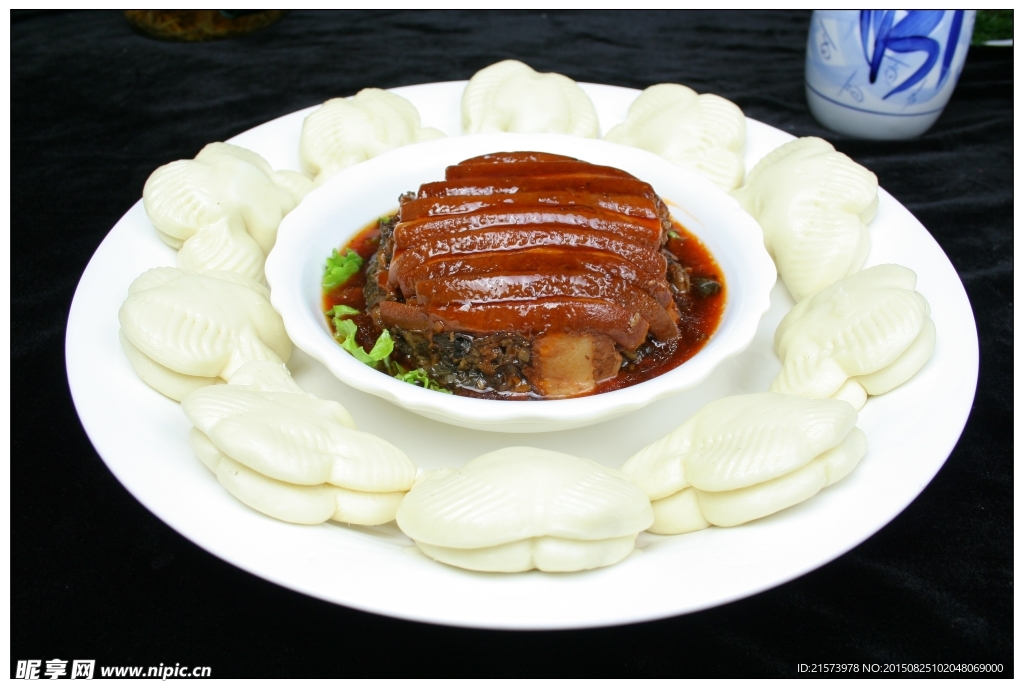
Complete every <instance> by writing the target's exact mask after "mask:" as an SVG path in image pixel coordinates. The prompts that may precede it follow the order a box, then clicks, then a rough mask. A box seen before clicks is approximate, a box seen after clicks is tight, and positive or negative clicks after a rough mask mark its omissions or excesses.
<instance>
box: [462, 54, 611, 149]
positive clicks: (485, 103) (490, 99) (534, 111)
mask: <svg viewBox="0 0 1024 688" xmlns="http://www.w3.org/2000/svg"><path fill="white" fill-rule="evenodd" d="M462 130H463V133H466V134H491V133H499V132H506V131H507V132H518V133H523V134H570V135H572V136H585V137H589V138H594V137H596V136H597V135H598V134H599V133H600V126H599V124H598V120H597V110H596V109H595V108H594V103H593V102H592V101H591V100H590V96H588V95H587V94H586V93H585V92H584V91H583V89H582V88H580V87H579V85H578V84H577V83H576V82H575V81H573V80H572V79H570V78H569V77H567V76H563V75H562V74H540V73H538V72H536V71H534V70H533V69H532V68H531V67H529V66H528V65H525V64H523V63H522V62H519V61H518V60H504V61H502V62H498V63H496V64H492V65H491V66H489V67H485V68H483V69H481V70H480V71H479V72H477V73H476V74H474V75H473V78H471V79H470V80H469V83H468V84H467V85H466V90H465V91H463V94H462Z"/></svg>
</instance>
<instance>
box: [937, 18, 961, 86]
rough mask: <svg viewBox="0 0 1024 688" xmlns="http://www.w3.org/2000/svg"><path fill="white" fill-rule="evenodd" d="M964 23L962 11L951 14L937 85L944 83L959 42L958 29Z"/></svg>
mask: <svg viewBox="0 0 1024 688" xmlns="http://www.w3.org/2000/svg"><path fill="white" fill-rule="evenodd" d="M963 23H964V11H963V10H955V11H954V12H953V23H952V25H951V26H950V27H949V40H948V41H946V53H945V54H944V55H943V56H942V71H941V72H939V85H940V86H941V85H942V84H943V83H944V82H945V81H946V76H947V75H948V74H949V65H950V64H952V63H953V55H954V54H955V53H956V46H957V43H959V42H960V27H961V26H963Z"/></svg>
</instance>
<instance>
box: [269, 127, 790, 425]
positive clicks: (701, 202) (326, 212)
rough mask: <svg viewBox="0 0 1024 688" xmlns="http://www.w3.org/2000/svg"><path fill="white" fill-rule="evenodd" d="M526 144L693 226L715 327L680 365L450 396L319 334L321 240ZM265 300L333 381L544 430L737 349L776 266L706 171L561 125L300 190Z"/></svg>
mask: <svg viewBox="0 0 1024 688" xmlns="http://www.w3.org/2000/svg"><path fill="white" fill-rule="evenodd" d="M517 150H518V151H524V150H537V151H543V152H550V153H557V154H562V155H569V156H572V157H576V158H579V159H581V160H586V161H587V162H591V163H595V164H602V165H611V166H614V167H618V168H620V169H623V170H625V171H627V172H630V173H631V174H633V175H635V176H637V177H638V178H640V179H642V180H644V181H646V182H648V183H650V184H651V185H652V186H653V187H654V189H655V191H656V192H657V193H658V195H659V196H661V197H662V198H663V199H664V200H665V202H666V203H667V204H668V205H669V208H670V210H671V212H672V215H673V217H674V218H675V219H676V220H679V221H680V222H681V223H682V224H683V225H684V226H685V227H686V228H687V229H688V230H689V231H690V232H692V233H693V234H694V235H696V236H697V237H698V238H699V239H700V240H701V241H702V242H703V243H704V245H705V246H707V248H708V249H709V250H710V251H711V253H712V255H713V256H714V257H715V259H716V261H718V264H719V266H720V267H721V268H722V271H723V272H724V274H725V282H726V306H725V310H724V312H723V315H722V320H721V322H720V324H719V327H718V330H717V331H716V332H715V333H714V334H713V335H712V336H711V338H710V339H709V340H708V342H707V344H705V346H704V347H703V348H702V349H701V350H700V351H699V352H698V353H697V354H696V355H694V356H693V357H692V358H691V359H689V360H688V361H686V362H685V363H683V364H682V365H680V366H678V367H676V368H674V369H672V370H670V371H668V372H666V373H664V374H662V375H660V376H658V377H655V378H652V379H650V380H647V381H645V382H642V383H639V384H637V385H633V386H631V387H626V388H623V389H618V390H615V391H611V392H605V393H602V394H595V395H591V396H586V397H578V398H574V399H557V400H544V401H541V400H538V401H504V400H486V399H474V398H469V397H459V396H453V395H448V394H441V393H439V392H434V391H430V390H427V389H423V388H422V387H418V386H415V385H411V384H408V383H405V382H401V381H399V380H396V379H394V378H392V377H390V376H388V375H385V374H383V373H381V372H378V371H376V370H374V369H372V368H370V367H369V366H367V365H364V364H363V363H360V362H359V361H357V360H356V359H355V358H353V357H352V356H350V355H349V354H348V353H347V352H345V351H344V350H342V349H341V348H340V347H339V346H338V344H337V343H336V342H335V341H334V339H333V337H332V336H331V334H330V331H329V328H328V324H327V319H326V317H325V316H324V314H323V312H322V309H323V307H322V294H321V287H320V280H321V278H322V275H323V269H324V264H325V261H326V259H327V256H329V255H330V252H331V249H332V248H340V247H341V246H343V245H345V244H346V243H347V242H348V241H349V240H350V239H351V238H352V237H353V236H355V234H357V233H358V232H359V231H360V230H362V229H363V228H365V227H366V226H367V225H368V224H369V223H370V222H372V221H373V220H374V219H375V218H377V217H379V216H381V215H382V214H384V213H388V212H392V211H393V210H395V209H396V208H397V206H398V200H397V199H398V196H399V194H401V193H404V192H406V191H414V190H416V189H418V188H419V185H420V184H422V183H425V182H429V181H436V180H440V179H443V178H444V168H445V167H446V166H448V165H452V164H456V163H458V162H461V161H462V160H465V159H467V158H470V157H474V156H476V155H482V154H485V153H495V152H501V151H517ZM266 276H267V281H268V283H269V284H270V286H271V303H272V304H273V306H274V308H275V310H277V312H278V313H280V315H281V317H282V319H283V320H284V325H285V329H286V330H287V332H288V336H289V337H290V338H291V340H292V342H293V343H294V344H295V345H296V346H297V347H298V348H299V349H301V350H303V351H304V352H306V353H307V354H309V355H310V356H312V357H313V358H315V359H316V360H318V361H320V362H321V363H322V364H323V365H324V366H325V367H326V368H327V369H328V370H330V371H331V373H332V374H334V375H335V376H336V377H337V378H338V379H339V380H341V381H342V382H344V383H346V384H348V385H350V386H352V387H355V388H356V389H359V390H362V391H364V392H367V393H369V394H373V395H376V396H378V397H381V398H383V399H386V400H387V401H389V402H391V403H393V404H396V405H398V406H401V407H403V408H405V409H408V410H409V411H412V412H414V413H418V414H420V415H423V416H426V417H428V418H432V419H434V420H438V421H442V422H446V423H450V424H453V425H458V426H461V427H466V428H473V429H477V430H489V431H496V432H545V431H555V430H566V429H570V428H577V427H583V426H586V425H591V424H594V423H597V422H600V421H602V420H609V419H611V418H615V417H618V416H620V415H623V414H625V413H629V412H631V411H635V410H638V409H640V408H643V407H644V406H647V405H648V404H650V403H652V402H654V401H657V400H659V399H663V398H665V397H668V396H672V395H675V394H678V393H680V392H683V391H685V390H687V389H691V388H693V387H695V386H696V385H698V384H700V383H701V382H703V381H704V380H705V379H706V378H707V377H708V376H709V375H710V374H711V373H712V372H713V371H714V370H715V368H717V367H718V366H719V365H720V364H721V363H722V362H724V361H725V360H727V359H729V358H731V357H733V356H735V355H737V354H739V353H741V352H742V351H744V350H745V349H746V348H747V347H748V346H749V345H750V343H751V342H752V341H753V339H754V335H755V332H756V331H757V327H758V323H759V322H760V319H761V316H762V315H764V313H765V312H766V311H767V310H768V308H769V305H770V292H771V290H772V287H773V286H774V284H775V280H776V271H775V264H774V263H773V262H772V260H771V258H770V257H769V255H768V253H767V251H766V250H765V248H764V242H763V235H762V232H761V227H760V226H759V225H758V224H757V222H756V221H755V220H754V219H753V218H752V217H751V216H750V215H748V214H747V213H746V212H745V211H744V210H743V209H742V208H741V207H740V205H739V203H738V202H737V201H736V200H735V199H734V198H732V197H731V196H729V195H728V194H727V193H725V192H723V191H722V190H720V189H719V188H718V187H716V186H715V185H714V184H713V183H712V182H710V181H709V180H708V179H706V178H705V177H703V176H701V175H699V174H697V173H695V172H692V171H690V170H687V169H684V168H682V167H679V166H677V165H675V164H673V163H671V162H669V161H667V160H665V159H664V158H661V157H660V156H658V155H655V154H654V153H650V152H648V151H645V150H641V149H638V148H631V147H627V146H621V145H618V144H614V143H609V142H607V141H601V140H596V139H584V138H578V137H572V136H566V135H560V134H477V135H467V136H460V137H453V138H445V139H438V140H434V141H429V142H426V143H420V144H414V145H410V146H405V147H402V148H397V149H395V150H392V151H389V152H386V153H383V154H381V155H379V156H377V157H374V158H371V159H370V160H367V161H365V162H362V163H359V164H357V165H353V166H351V167H348V168H345V169H343V170H341V171H340V172H338V173H337V174H335V175H334V176H332V177H331V178H330V179H328V180H327V181H325V182H324V183H323V184H322V185H320V186H319V187H317V188H316V189H314V190H313V191H311V192H310V193H309V194H307V196H306V197H305V198H304V199H303V201H302V202H301V203H300V204H299V205H298V206H297V207H296V208H295V209H294V210H293V211H292V212H291V213H289V214H288V215H287V216H285V218H284V220H283V221H282V222H281V225H280V227H279V229H278V236H277V243H276V245H275V247H274V249H273V251H271V253H270V255H269V256H268V257H267V263H266Z"/></svg>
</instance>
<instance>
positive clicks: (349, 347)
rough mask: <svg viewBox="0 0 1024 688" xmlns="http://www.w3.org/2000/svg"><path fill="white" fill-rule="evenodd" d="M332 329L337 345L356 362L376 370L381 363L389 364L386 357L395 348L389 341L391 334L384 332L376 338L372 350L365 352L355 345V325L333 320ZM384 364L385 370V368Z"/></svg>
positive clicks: (345, 321)
mask: <svg viewBox="0 0 1024 688" xmlns="http://www.w3.org/2000/svg"><path fill="white" fill-rule="evenodd" d="M334 327H335V329H336V330H337V334H336V335H335V338H336V339H337V340H338V343H339V344H341V348H342V349H344V350H345V351H347V352H349V353H350V354H352V355H353V356H355V357H356V360H357V361H360V362H362V363H365V364H366V365H368V366H370V367H371V368H376V367H377V364H378V363H380V362H382V361H387V363H390V359H388V357H389V356H390V355H391V352H392V351H393V350H394V348H395V342H394V341H393V340H392V339H391V334H390V333H389V332H388V331H387V330H384V331H383V332H381V333H380V336H379V337H377V341H376V342H375V343H374V345H373V348H372V349H370V351H369V352H367V351H366V350H365V349H364V348H363V347H361V346H359V344H357V343H356V330H357V329H358V328H357V327H356V324H355V323H354V322H352V321H351V320H341V319H340V318H335V319H334ZM387 363H385V366H384V367H385V368H386V367H387Z"/></svg>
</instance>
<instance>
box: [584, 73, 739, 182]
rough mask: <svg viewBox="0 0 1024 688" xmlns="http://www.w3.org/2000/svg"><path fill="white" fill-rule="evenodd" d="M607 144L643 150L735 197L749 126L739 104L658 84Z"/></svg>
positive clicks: (640, 99)
mask: <svg viewBox="0 0 1024 688" xmlns="http://www.w3.org/2000/svg"><path fill="white" fill-rule="evenodd" d="M604 138H605V140H606V141H611V142H613V143H620V144H623V145H626V146H635V147H636V148H643V149H645V150H649V151H651V152H652V153H657V154H658V155H660V156H661V157H663V158H665V159H667V160H670V161H672V162H674V163H676V164H677V165H680V166H681V167H686V168H687V169H692V170H695V171H697V172H700V173H701V174H703V175H704V176H706V177H708V178H709V179H710V180H711V181H713V182H714V183H715V184H716V185H717V186H718V187H719V188H721V189H724V190H726V191H731V190H732V189H735V188H736V187H737V186H739V185H740V184H741V183H742V182H743V146H744V144H745V143H746V139H747V121H746V118H745V117H744V116H743V111H742V110H740V109H739V107H737V106H736V104H735V103H733V102H731V101H728V100H726V99H725V98H722V97H721V96H716V95H714V94H711V93H704V94H702V95H697V92H696V91H694V90H693V89H691V88H687V87H686V86H682V85H680V84H657V85H655V86H651V87H649V88H647V89H646V90H644V92H643V93H641V94H640V95H639V96H638V97H637V99H636V100H635V101H633V104H632V105H630V106H629V112H628V113H627V115H626V121H624V122H622V123H621V124H618V125H616V126H615V127H612V129H611V130H610V131H609V132H608V133H607V134H605V136H604Z"/></svg>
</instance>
